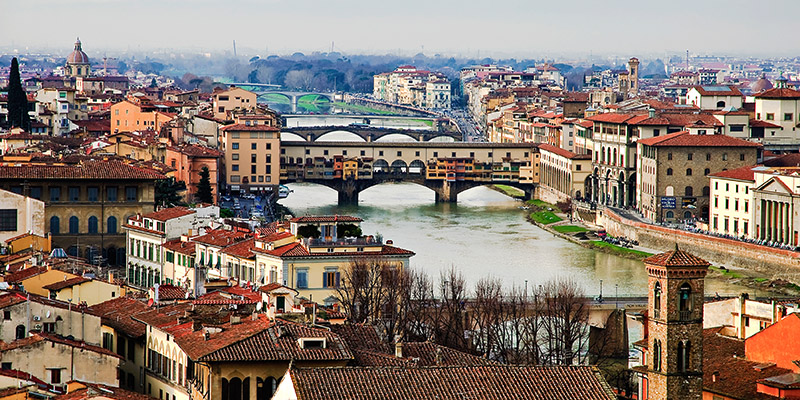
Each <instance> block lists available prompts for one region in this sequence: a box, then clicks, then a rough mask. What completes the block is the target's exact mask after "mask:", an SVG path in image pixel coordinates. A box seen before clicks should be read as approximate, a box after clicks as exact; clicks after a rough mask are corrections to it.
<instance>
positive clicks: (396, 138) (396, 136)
mask: <svg viewBox="0 0 800 400" xmlns="http://www.w3.org/2000/svg"><path fill="white" fill-rule="evenodd" d="M375 141H376V142H416V141H417V139H416V138H414V137H413V136H411V135H407V134H405V133H388V134H386V135H383V136H381V137H379V138H377V139H375Z"/></svg>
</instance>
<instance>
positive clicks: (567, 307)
mask: <svg viewBox="0 0 800 400" xmlns="http://www.w3.org/2000/svg"><path fill="white" fill-rule="evenodd" d="M540 296H541V300H540V305H541V310H540V313H539V314H540V316H541V319H542V321H541V323H542V326H541V328H542V333H543V334H544V335H545V339H544V340H543V343H542V345H543V350H542V351H543V354H542V356H543V359H542V360H541V361H542V362H543V363H545V364H551V365H572V364H576V363H583V362H585V361H586V356H587V354H588V352H587V351H586V350H587V349H586V346H587V345H588V340H589V338H588V336H589V325H588V323H587V321H588V318H589V304H588V301H587V299H586V296H585V295H584V292H583V290H582V289H581V288H580V287H579V286H578V284H577V283H575V281H573V280H571V279H556V280H552V281H549V282H547V283H546V284H544V285H543V289H542V293H541V294H540Z"/></svg>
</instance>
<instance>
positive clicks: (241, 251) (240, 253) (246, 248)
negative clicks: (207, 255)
mask: <svg viewBox="0 0 800 400" xmlns="http://www.w3.org/2000/svg"><path fill="white" fill-rule="evenodd" d="M254 243H255V239H252V238H251V239H247V240H243V241H241V242H239V243H236V244H233V245H230V246H228V247H226V248H224V249H222V250H221V251H220V252H221V253H224V254H230V255H232V256H236V257H239V258H247V259H255V257H256V254H255V253H253V248H254Z"/></svg>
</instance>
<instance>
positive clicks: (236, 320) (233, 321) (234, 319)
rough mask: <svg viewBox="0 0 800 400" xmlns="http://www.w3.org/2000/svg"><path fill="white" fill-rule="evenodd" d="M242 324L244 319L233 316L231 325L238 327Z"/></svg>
mask: <svg viewBox="0 0 800 400" xmlns="http://www.w3.org/2000/svg"><path fill="white" fill-rule="evenodd" d="M240 322H242V317H240V316H238V315H231V325H236V324H238V323H240Z"/></svg>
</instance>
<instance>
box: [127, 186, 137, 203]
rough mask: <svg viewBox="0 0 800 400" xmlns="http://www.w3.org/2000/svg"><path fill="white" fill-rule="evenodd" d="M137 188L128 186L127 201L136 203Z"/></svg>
mask: <svg viewBox="0 0 800 400" xmlns="http://www.w3.org/2000/svg"><path fill="white" fill-rule="evenodd" d="M136 200H137V195H136V186H128V187H126V188H125V201H136Z"/></svg>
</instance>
